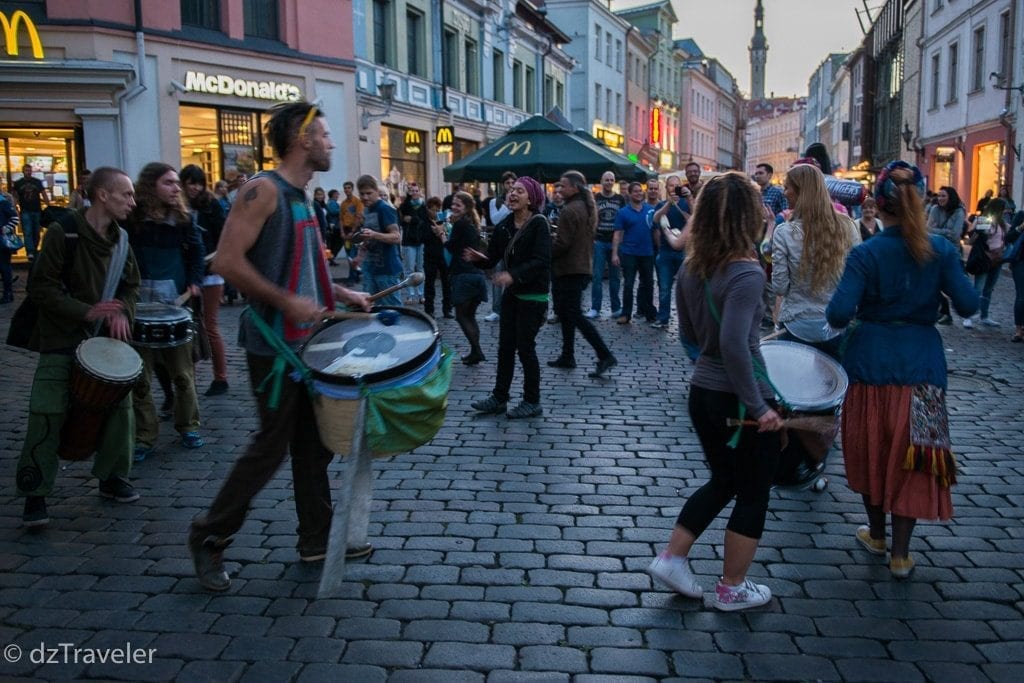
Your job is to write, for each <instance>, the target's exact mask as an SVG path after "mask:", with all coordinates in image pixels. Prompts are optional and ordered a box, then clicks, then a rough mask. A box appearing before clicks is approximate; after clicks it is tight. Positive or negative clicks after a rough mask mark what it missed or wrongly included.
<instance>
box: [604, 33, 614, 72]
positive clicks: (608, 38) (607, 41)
mask: <svg viewBox="0 0 1024 683" xmlns="http://www.w3.org/2000/svg"><path fill="white" fill-rule="evenodd" d="M604 63H605V64H607V65H608V66H615V62H613V61H612V34H611V33H606V34H604Z"/></svg>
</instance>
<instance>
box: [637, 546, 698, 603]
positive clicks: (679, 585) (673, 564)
mask: <svg viewBox="0 0 1024 683" xmlns="http://www.w3.org/2000/svg"><path fill="white" fill-rule="evenodd" d="M647 573H648V574H650V575H651V576H653V577H654V578H656V579H658V580H659V581H661V582H662V583H664V584H666V585H667V586H668V587H669V588H671V589H672V590H674V591H675V592H676V593H679V594H680V595H685V596H686V597H688V598H700V597H703V596H704V590H703V589H702V588H701V587H700V584H699V583H697V579H696V578H695V577H694V575H693V572H692V571H690V561H689V560H687V559H686V558H685V557H677V556H676V555H670V554H668V553H662V554H660V555H658V556H657V557H655V558H654V561H653V562H651V566H649V567H648V568H647Z"/></svg>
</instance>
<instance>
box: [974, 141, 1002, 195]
mask: <svg viewBox="0 0 1024 683" xmlns="http://www.w3.org/2000/svg"><path fill="white" fill-rule="evenodd" d="M974 153H975V159H974V168H975V171H976V173H977V174H978V180H977V182H976V183H975V185H974V187H973V188H972V189H973V190H974V192H973V194H972V197H971V199H970V200H969V201H970V202H971V206H973V205H974V203H975V202H977V201H978V198H980V197H983V196H984V195H985V190H992V191H993V192H998V191H999V187H1000V186H1001V185H1003V184H1004V183H1005V182H1006V181H1005V177H1006V167H1005V166H1004V165H1003V163H1004V159H1005V157H1004V146H1003V143H1002V142H990V143H987V144H984V145H978V146H977V147H975V148H974Z"/></svg>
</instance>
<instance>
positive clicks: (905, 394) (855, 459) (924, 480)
mask: <svg viewBox="0 0 1024 683" xmlns="http://www.w3.org/2000/svg"><path fill="white" fill-rule="evenodd" d="M913 391H914V388H913V387H911V386H899V385H887V386H872V385H868V384H852V385H850V389H849V391H847V392H846V400H845V401H844V402H843V460H844V462H845V464H846V479H847V480H848V481H849V484H850V488H851V489H853V490H854V491H856V492H857V493H860V494H861V495H864V496H867V499H868V501H869V502H870V503H871V504H872V505H880V506H881V507H882V509H883V510H885V512H887V513H892V514H895V515H900V516H901V517H913V518H914V519H941V520H946V519H952V518H953V501H952V498H951V496H950V492H949V488H948V487H942V486H940V485H939V482H938V480H937V479H936V478H935V476H934V475H932V474H929V473H926V472H917V471H913V470H905V469H903V464H904V461H905V459H906V455H907V449H908V448H909V447H910V400H911V396H912V395H913Z"/></svg>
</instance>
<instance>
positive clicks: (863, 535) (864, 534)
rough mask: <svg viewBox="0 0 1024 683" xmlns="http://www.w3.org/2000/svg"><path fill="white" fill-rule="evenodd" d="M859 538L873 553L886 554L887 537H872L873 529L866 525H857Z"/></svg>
mask: <svg viewBox="0 0 1024 683" xmlns="http://www.w3.org/2000/svg"><path fill="white" fill-rule="evenodd" d="M857 540H858V541H860V544H861V545H862V546H864V550H867V551H868V552H869V553H871V554H872V555H885V539H884V538H871V530H870V529H869V528H868V527H866V526H859V527H857Z"/></svg>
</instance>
